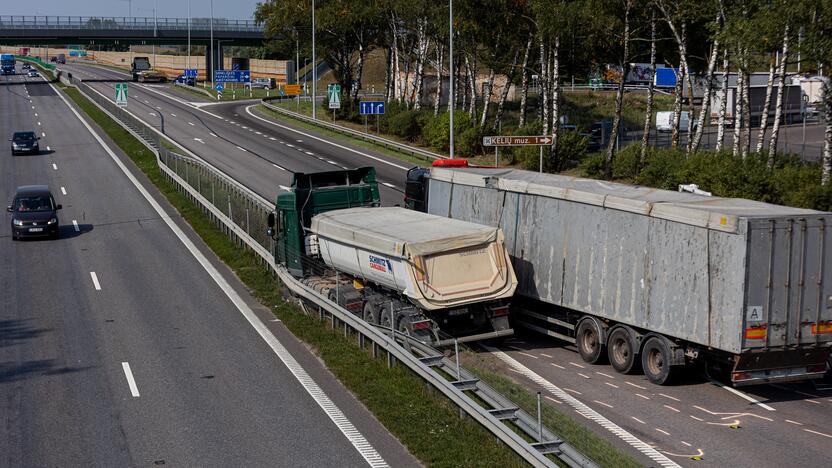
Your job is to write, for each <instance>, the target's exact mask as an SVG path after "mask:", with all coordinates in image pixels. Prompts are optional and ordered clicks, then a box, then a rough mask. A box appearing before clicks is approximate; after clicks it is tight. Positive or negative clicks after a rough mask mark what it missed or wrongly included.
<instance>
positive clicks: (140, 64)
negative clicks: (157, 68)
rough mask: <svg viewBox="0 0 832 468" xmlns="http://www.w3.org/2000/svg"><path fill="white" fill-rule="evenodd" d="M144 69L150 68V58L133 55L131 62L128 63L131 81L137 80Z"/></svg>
mask: <svg viewBox="0 0 832 468" xmlns="http://www.w3.org/2000/svg"><path fill="white" fill-rule="evenodd" d="M146 70H150V60H149V59H148V58H147V57H133V63H132V64H131V65H130V73H132V74H133V81H139V76H140V75H141V72H143V71H146Z"/></svg>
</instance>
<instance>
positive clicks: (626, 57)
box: [555, 0, 633, 178]
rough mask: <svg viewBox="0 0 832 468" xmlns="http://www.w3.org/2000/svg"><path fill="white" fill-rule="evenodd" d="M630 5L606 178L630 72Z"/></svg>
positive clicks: (625, 16)
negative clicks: (626, 80)
mask: <svg viewBox="0 0 832 468" xmlns="http://www.w3.org/2000/svg"><path fill="white" fill-rule="evenodd" d="M632 5H633V4H632V1H631V0H628V1H627V2H626V3H625V6H624V54H623V56H622V57H621V79H620V80H618V90H617V91H616V93H615V115H614V116H613V119H612V130H611V131H610V143H609V146H607V157H606V165H605V170H606V175H607V178H611V177H612V161H613V157H615V150H616V142H617V140H618V132H619V131H620V129H621V108H622V106H623V105H624V81H625V78H626V77H627V73H629V72H630V8H632ZM555 125H557V123H555Z"/></svg>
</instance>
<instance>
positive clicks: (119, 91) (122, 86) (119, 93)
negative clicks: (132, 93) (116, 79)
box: [116, 83, 127, 107]
mask: <svg viewBox="0 0 832 468" xmlns="http://www.w3.org/2000/svg"><path fill="white" fill-rule="evenodd" d="M116 105H117V106H119V107H127V83H116Z"/></svg>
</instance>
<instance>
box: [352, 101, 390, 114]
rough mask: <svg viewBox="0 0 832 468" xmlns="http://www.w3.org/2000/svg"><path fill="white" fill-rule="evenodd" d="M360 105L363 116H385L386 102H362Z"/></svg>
mask: <svg viewBox="0 0 832 468" xmlns="http://www.w3.org/2000/svg"><path fill="white" fill-rule="evenodd" d="M358 104H359V107H358V111H359V113H360V114H361V115H384V101H361V102H359V103H358Z"/></svg>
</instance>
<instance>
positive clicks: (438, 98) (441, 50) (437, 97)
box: [433, 41, 453, 115]
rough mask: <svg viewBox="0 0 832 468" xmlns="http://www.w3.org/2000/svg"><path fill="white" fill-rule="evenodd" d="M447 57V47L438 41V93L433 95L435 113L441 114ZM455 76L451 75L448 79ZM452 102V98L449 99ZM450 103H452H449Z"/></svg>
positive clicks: (436, 67) (435, 67) (436, 68)
mask: <svg viewBox="0 0 832 468" xmlns="http://www.w3.org/2000/svg"><path fill="white" fill-rule="evenodd" d="M444 58H445V47H444V46H443V45H442V43H441V42H439V41H436V65H435V66H434V69H435V70H436V94H434V96H433V115H439V107H440V106H441V105H442V70H443V68H442V67H443V64H444ZM452 79H453V77H451V76H449V77H448V80H452ZM448 102H449V103H450V100H449V101H448ZM449 105H450V104H449Z"/></svg>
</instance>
